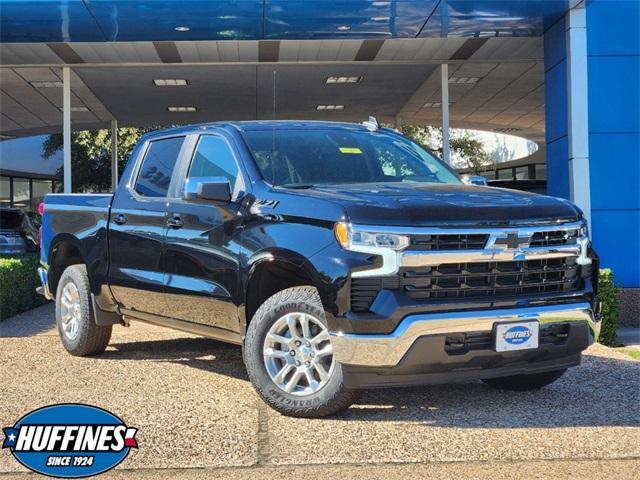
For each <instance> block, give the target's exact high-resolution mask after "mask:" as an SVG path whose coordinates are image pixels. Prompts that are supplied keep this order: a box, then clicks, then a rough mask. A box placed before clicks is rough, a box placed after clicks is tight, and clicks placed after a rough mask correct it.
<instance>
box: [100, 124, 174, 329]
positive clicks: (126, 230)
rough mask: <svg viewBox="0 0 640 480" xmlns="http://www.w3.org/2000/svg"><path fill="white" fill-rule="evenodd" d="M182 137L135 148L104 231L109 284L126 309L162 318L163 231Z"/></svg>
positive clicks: (165, 139) (164, 310) (152, 140)
mask: <svg viewBox="0 0 640 480" xmlns="http://www.w3.org/2000/svg"><path fill="white" fill-rule="evenodd" d="M184 147H185V137H184V136H171V137H161V138H153V139H151V140H149V141H148V142H147V143H146V144H145V145H144V146H143V147H142V148H141V150H140V153H139V155H138V158H136V159H133V158H132V160H134V161H136V165H135V167H134V170H133V173H132V175H131V177H130V181H129V182H128V183H127V184H126V185H121V187H120V188H118V191H117V192H116V196H115V198H114V201H113V206H112V209H111V217H110V222H111V223H110V229H109V252H110V272H109V283H110V285H111V290H112V292H113V295H114V296H115V298H116V300H117V301H118V303H119V304H120V305H121V306H122V307H125V308H127V309H130V310H136V311H138V312H144V313H150V314H154V315H163V316H166V314H167V312H166V306H165V302H164V298H163V293H164V291H163V290H164V288H163V286H164V252H163V250H164V249H163V243H164V232H165V228H166V217H167V204H168V201H169V197H170V196H171V192H172V187H173V182H175V180H174V175H173V172H174V169H175V167H176V164H177V163H178V159H179V158H180V155H181V153H182V151H183V149H184Z"/></svg>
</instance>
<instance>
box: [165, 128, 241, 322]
mask: <svg viewBox="0 0 640 480" xmlns="http://www.w3.org/2000/svg"><path fill="white" fill-rule="evenodd" d="M179 176H181V177H182V178H183V181H182V182H181V185H182V186H183V185H184V180H186V178H202V177H225V178H227V179H228V180H229V182H230V185H231V189H232V201H231V202H212V201H207V202H202V201H198V200H186V199H184V198H174V199H171V200H170V201H169V208H168V218H167V220H168V221H169V222H170V223H171V224H172V225H173V226H172V227H169V228H168V229H167V231H166V243H165V272H166V274H167V276H166V285H165V291H166V296H165V298H166V301H167V302H168V303H169V309H170V311H171V312H172V314H173V317H174V318H176V319H178V320H184V321H190V322H195V323H200V324H204V325H208V326H212V327H217V328H221V329H224V330H230V331H233V332H239V322H238V309H237V307H236V305H237V302H238V292H239V277H238V272H239V256H240V244H239V243H238V242H239V237H240V227H239V219H240V214H241V207H240V205H239V203H238V202H237V201H236V199H237V198H238V197H239V196H241V192H242V191H244V190H245V188H246V186H245V185H246V183H245V181H244V179H243V178H244V177H243V175H242V174H241V173H240V165H239V162H238V157H237V153H236V152H235V151H234V148H233V147H232V144H231V143H230V142H229V140H228V139H227V138H225V137H224V136H223V135H222V134H215V133H211V134H210V133H207V134H202V135H200V136H199V138H197V145H196V147H195V151H194V153H193V156H192V158H191V159H190V161H189V162H187V163H186V164H185V167H184V173H182V174H179ZM180 194H182V190H180ZM181 196H183V195H181Z"/></svg>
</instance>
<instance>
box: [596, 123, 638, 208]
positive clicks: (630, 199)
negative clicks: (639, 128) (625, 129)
mask: <svg viewBox="0 0 640 480" xmlns="http://www.w3.org/2000/svg"><path fill="white" fill-rule="evenodd" d="M589 163H590V170H591V171H590V176H591V208H592V209H617V208H624V209H636V210H638V209H640V191H639V190H638V188H639V185H638V183H639V182H640V133H618V134H602V133H591V134H590V135H589Z"/></svg>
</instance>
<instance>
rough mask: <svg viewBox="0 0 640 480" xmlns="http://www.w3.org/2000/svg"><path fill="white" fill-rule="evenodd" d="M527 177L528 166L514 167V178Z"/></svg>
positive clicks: (523, 178) (521, 178)
mask: <svg viewBox="0 0 640 480" xmlns="http://www.w3.org/2000/svg"><path fill="white" fill-rule="evenodd" d="M528 178H529V167H528V166H526V165H525V166H524V167H516V179H517V180H527V179H528Z"/></svg>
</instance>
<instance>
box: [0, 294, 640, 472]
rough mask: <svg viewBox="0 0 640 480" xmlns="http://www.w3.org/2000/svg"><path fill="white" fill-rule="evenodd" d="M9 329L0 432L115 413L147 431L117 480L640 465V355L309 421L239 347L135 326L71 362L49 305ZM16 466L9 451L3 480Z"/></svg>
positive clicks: (366, 405)
mask: <svg viewBox="0 0 640 480" xmlns="http://www.w3.org/2000/svg"><path fill="white" fill-rule="evenodd" d="M0 337H2V338H0V362H1V363H0V365H2V366H1V367H0V373H1V375H0V376H1V377H2V380H3V382H2V385H3V393H2V401H1V402H0V427H4V426H8V425H12V424H13V423H14V422H15V421H16V420H17V419H18V418H20V417H21V416H22V415H24V414H25V413H27V412H28V411H30V410H32V409H35V408H37V407H41V406H43V405H47V404H51V403H59V402H82V403H89V404H93V405H97V406H100V407H103V408H106V409H107V410H110V411H112V412H114V413H115V414H117V415H118V416H119V417H121V418H122V419H124V420H125V422H127V424H129V425H131V426H134V427H137V428H138V429H139V433H138V439H139V443H140V449H139V450H137V451H133V452H132V453H131V454H130V455H129V457H128V458H127V460H126V461H125V462H124V463H123V464H122V465H121V466H120V467H118V470H119V471H114V472H111V473H109V474H107V475H106V476H107V477H109V476H110V477H113V478H121V477H127V478H149V479H155V478H165V476H166V477H169V476H171V477H175V476H179V477H181V478H193V479H196V478H205V477H206V478H246V477H249V476H250V477H256V476H257V475H259V476H260V477H261V478H263V479H268V478H275V477H276V476H278V477H281V476H282V475H283V474H284V475H286V474H290V473H295V474H296V475H299V474H302V475H305V476H308V477H310V478H336V477H345V476H346V475H349V478H388V477H389V476H391V475H393V476H395V475H398V476H400V475H404V476H405V477H409V478H412V477H413V476H415V477H416V478H417V477H420V478H424V477H425V476H428V475H429V476H435V477H438V478H461V477H463V478H464V477H468V478H484V477H486V476H491V477H493V478H514V477H523V478H543V477H555V478H569V476H571V477H572V478H587V477H590V478H605V476H606V477H607V478H624V477H628V478H633V477H634V476H635V477H636V478H637V472H638V471H640V401H639V400H640V362H638V361H635V360H633V359H631V358H630V357H629V356H627V355H624V354H622V353H619V352H615V351H613V350H611V349H609V348H606V347H603V346H601V345H595V346H593V347H591V348H590V349H589V350H588V351H587V354H586V355H585V357H584V361H583V365H582V366H580V367H577V368H574V369H571V370H570V371H569V373H567V374H566V375H565V376H564V377H562V378H561V379H560V380H559V381H558V382H556V383H555V384H553V385H552V386H550V387H547V388H545V389H543V390H540V391H538V392H501V391H497V390H493V389H490V388H489V387H486V386H485V385H483V384H481V383H479V382H470V383H464V384H456V385H443V386H434V387H422V388H411V389H393V390H380V391H373V392H369V393H367V394H365V395H364V396H363V398H362V400H361V401H360V402H359V403H358V404H357V405H355V406H353V407H352V408H351V409H350V410H349V411H348V412H346V413H344V414H342V415H340V416H337V417H334V418H331V419H324V420H303V419H291V418H287V417H283V416H281V415H279V414H277V413H276V412H274V411H272V410H270V409H268V408H267V407H266V406H265V405H264V404H263V403H262V402H261V401H260V400H259V399H258V397H257V396H256V395H255V393H254V392H253V389H252V388H251V385H250V384H249V383H248V381H247V377H246V373H245V371H244V368H243V366H242V362H241V355H240V349H239V348H238V347H235V346H229V345H225V344H221V343H218V342H215V341H212V340H207V339H202V338H197V337H193V336H190V335H186V334H183V333H179V332H172V331H170V330H165V329H161V328H160V327H153V326H148V325H135V326H133V327H131V328H128V329H127V328H124V327H116V328H115V329H114V335H113V337H112V341H111V345H110V347H109V349H108V350H107V352H105V354H103V355H102V356H99V357H95V358H75V357H71V356H70V355H68V354H66V352H64V350H63V348H62V346H61V344H60V342H59V340H58V338H57V332H56V331H55V329H54V328H53V325H52V310H51V306H50V305H47V306H44V307H40V308H39V309H36V310H34V311H32V312H29V313H28V314H23V315H21V316H19V317H14V319H10V320H8V321H6V322H2V323H0ZM166 469H173V470H166ZM294 470H295V471H294ZM20 472H24V469H23V468H22V467H21V466H20V465H19V464H18V463H17V462H16V461H15V460H14V459H13V457H12V456H11V454H10V453H9V452H8V451H7V450H2V451H0V477H1V478H5V477H6V478H18V477H23V476H25V475H24V474H22V473H20ZM634 472H635V473H636V475H634V474H633V473H634Z"/></svg>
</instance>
